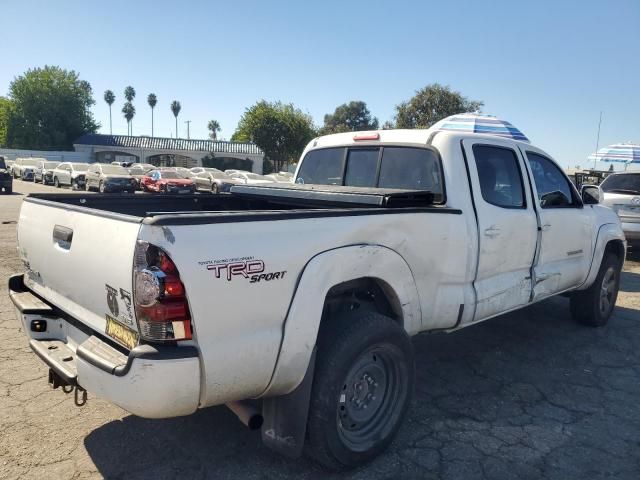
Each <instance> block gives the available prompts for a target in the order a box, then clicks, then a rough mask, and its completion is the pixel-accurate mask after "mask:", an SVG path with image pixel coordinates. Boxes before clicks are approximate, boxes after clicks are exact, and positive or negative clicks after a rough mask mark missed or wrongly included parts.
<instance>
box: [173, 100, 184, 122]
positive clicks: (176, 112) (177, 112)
mask: <svg viewBox="0 0 640 480" xmlns="http://www.w3.org/2000/svg"><path fill="white" fill-rule="evenodd" d="M180 110H182V105H180V102H179V101H177V100H174V101H173V102H171V112H172V113H173V116H174V117H176V118H178V115H180Z"/></svg>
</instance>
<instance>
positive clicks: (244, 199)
mask: <svg viewBox="0 0 640 480" xmlns="http://www.w3.org/2000/svg"><path fill="white" fill-rule="evenodd" d="M296 183H297V185H291V186H285V185H276V184H273V185H272V186H264V187H257V186H235V187H233V190H232V193H231V194H228V195H188V196H185V195H182V196H171V195H167V196H162V197H156V196H148V195H135V196H132V195H129V196H125V195H122V196H108V197H106V196H104V195H90V194H47V195H31V196H29V197H27V198H25V200H24V202H23V205H22V210H21V212H20V219H19V223H18V250H19V255H20V257H21V259H22V261H23V262H24V266H25V269H26V272H25V273H24V275H17V276H14V277H12V278H11V280H10V284H9V289H10V295H11V298H12V300H13V303H14V304H15V306H16V309H17V314H18V317H19V319H20V321H21V323H22V325H23V327H24V330H25V332H26V333H27V335H28V336H29V339H30V345H31V348H32V349H33V350H34V351H35V353H37V354H38V356H39V357H40V358H41V359H42V360H43V361H44V362H45V363H46V364H47V365H48V367H49V368H50V381H51V383H53V385H54V386H59V385H62V386H63V388H65V389H67V390H71V389H75V392H76V397H77V402H78V403H81V402H82V398H81V396H82V395H86V392H85V390H88V391H89V392H92V393H94V394H95V395H98V396H100V397H103V398H105V399H107V400H110V401H111V402H113V403H115V404H117V405H119V406H121V407H122V408H124V409H125V410H127V411H129V412H131V413H133V414H136V415H140V416H143V417H150V418H163V417H174V416H179V415H188V414H191V413H193V412H195V411H196V410H197V409H199V408H205V407H209V406H213V405H222V404H226V405H228V406H229V407H230V408H232V409H233V410H234V411H235V412H236V413H237V414H238V416H239V417H240V418H241V419H243V420H244V421H245V423H248V424H249V425H250V426H253V427H258V426H260V425H261V429H262V438H263V440H264V442H265V443H266V444H267V445H268V446H269V447H270V448H273V449H274V450H277V451H279V452H281V453H285V454H288V455H291V456H296V455H299V454H301V453H302V452H303V445H304V449H305V450H306V451H307V452H308V453H310V454H311V455H312V456H313V457H314V458H315V459H317V460H318V461H319V462H321V463H322V464H324V465H327V466H329V467H333V468H347V467H353V466H356V465H359V464H362V463H364V462H366V461H368V460H370V459H371V458H373V457H374V456H375V455H377V454H378V453H379V452H381V451H382V450H383V449H384V448H385V447H386V446H387V445H388V444H389V443H390V441H391V439H392V437H393V435H394V433H395V432H396V431H397V429H398V428H399V426H400V423H401V420H402V418H403V416H404V414H405V412H406V410H407V408H408V406H409V403H410V399H411V396H412V389H413V377H414V354H413V350H412V343H411V341H410V337H411V336H413V335H416V334H418V333H420V332H426V331H453V330H456V329H459V328H462V327H465V326H468V325H472V324H475V323H478V322H481V321H483V320H486V319H489V318H491V317H494V316H496V315H500V314H503V313H505V312H510V311H512V310H516V309H519V308H523V307H526V306H527V305H531V304H532V303H534V302H538V301H540V300H543V299H545V298H548V297H550V296H552V295H557V294H566V295H567V296H570V302H571V314H572V315H573V317H574V318H575V320H576V321H578V322H580V323H583V324H586V325H591V326H603V325H604V324H606V323H607V320H608V319H609V317H610V315H611V313H612V310H613V308H614V304H615V301H616V297H617V292H618V285H619V279H620V271H621V266H622V264H623V262H624V258H625V249H626V243H625V237H624V234H623V231H622V229H621V226H620V221H619V219H618V217H617V216H616V214H615V213H614V212H613V211H612V210H611V209H609V208H606V207H603V206H600V205H592V204H585V203H583V200H582V199H581V197H580V195H579V194H578V192H577V191H576V189H575V188H574V187H573V185H572V184H571V182H569V180H568V179H567V177H566V176H565V174H564V173H563V171H562V170H561V169H560V168H559V167H558V166H557V164H556V163H555V162H554V161H553V160H552V159H551V158H550V156H549V155H547V154H546V153H545V152H543V151H542V150H540V149H539V148H536V147H534V146H533V145H531V144H529V143H528V142H524V141H515V140H511V139H508V138H500V137H498V136H490V135H480V134H473V133H464V132H463V133H460V132H447V131H439V130H384V131H378V132H364V133H357V134H353V133H345V134H337V135H330V136H325V137H320V138H317V139H315V140H313V141H312V142H311V144H310V145H309V146H308V147H307V148H306V150H305V151H304V153H303V155H302V159H301V163H300V165H299V167H298V171H297V172H296ZM421 368H424V367H421ZM429 368H438V367H437V365H433V366H430V367H429ZM261 421H263V423H261Z"/></svg>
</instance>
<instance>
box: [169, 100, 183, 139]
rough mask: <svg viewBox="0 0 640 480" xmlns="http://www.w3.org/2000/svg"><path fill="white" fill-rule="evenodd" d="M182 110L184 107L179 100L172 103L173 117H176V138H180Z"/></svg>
mask: <svg viewBox="0 0 640 480" xmlns="http://www.w3.org/2000/svg"><path fill="white" fill-rule="evenodd" d="M180 110H182V105H180V102H179V101H177V100H174V101H173V102H171V112H172V113H173V116H174V117H176V138H178V115H180Z"/></svg>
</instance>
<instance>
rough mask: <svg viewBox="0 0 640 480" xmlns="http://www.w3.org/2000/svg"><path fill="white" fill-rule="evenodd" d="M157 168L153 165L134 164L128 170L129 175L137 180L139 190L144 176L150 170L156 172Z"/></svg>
mask: <svg viewBox="0 0 640 480" xmlns="http://www.w3.org/2000/svg"><path fill="white" fill-rule="evenodd" d="M155 168H156V167H155V166H154V165H151V164H150V163H134V164H133V165H132V166H131V167H130V168H128V169H127V171H128V172H129V175H131V176H132V177H133V178H134V179H135V180H136V184H137V188H138V190H139V189H140V180H142V177H143V176H144V174H145V173H147V172H148V171H150V170H154V169H155Z"/></svg>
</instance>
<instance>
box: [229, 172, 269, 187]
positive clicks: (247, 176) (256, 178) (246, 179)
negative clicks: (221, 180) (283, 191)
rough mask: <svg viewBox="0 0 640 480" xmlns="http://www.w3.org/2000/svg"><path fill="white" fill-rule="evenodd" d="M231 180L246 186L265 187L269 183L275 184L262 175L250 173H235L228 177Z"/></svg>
mask: <svg viewBox="0 0 640 480" xmlns="http://www.w3.org/2000/svg"><path fill="white" fill-rule="evenodd" d="M229 176H230V177H231V178H235V179H236V180H239V181H241V182H242V183H244V184H246V185H267V184H269V183H275V181H274V180H272V179H271V178H267V177H265V176H264V175H258V174H257V173H251V172H246V173H245V172H236V173H232V174H230V175H229Z"/></svg>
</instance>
